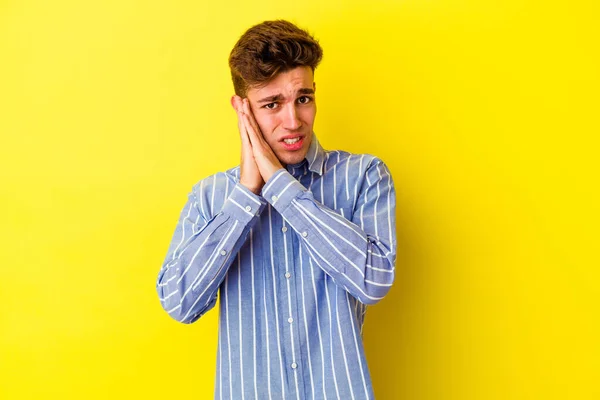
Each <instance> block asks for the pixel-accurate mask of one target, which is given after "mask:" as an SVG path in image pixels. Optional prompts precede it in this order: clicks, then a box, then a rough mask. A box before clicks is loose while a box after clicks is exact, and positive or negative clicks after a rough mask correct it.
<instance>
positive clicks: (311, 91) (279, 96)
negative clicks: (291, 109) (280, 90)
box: [257, 88, 315, 103]
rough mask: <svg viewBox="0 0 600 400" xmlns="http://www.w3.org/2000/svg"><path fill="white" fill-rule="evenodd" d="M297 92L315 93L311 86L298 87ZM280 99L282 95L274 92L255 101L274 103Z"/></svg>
mask: <svg viewBox="0 0 600 400" xmlns="http://www.w3.org/2000/svg"><path fill="white" fill-rule="evenodd" d="M297 94H315V91H314V90H313V89H311V88H302V89H298V92H297ZM281 99H283V96H282V95H281V94H276V95H274V96H269V97H265V98H263V99H260V100H258V101H257V103H274V102H276V101H279V100H281Z"/></svg>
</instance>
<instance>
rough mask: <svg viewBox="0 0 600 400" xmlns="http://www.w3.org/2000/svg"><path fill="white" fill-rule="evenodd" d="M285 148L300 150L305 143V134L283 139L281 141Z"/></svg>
mask: <svg viewBox="0 0 600 400" xmlns="http://www.w3.org/2000/svg"><path fill="white" fill-rule="evenodd" d="M281 143H282V144H283V148H284V149H286V150H288V151H294V150H299V149H301V148H302V145H303V144H304V136H297V137H295V138H290V139H283V140H282V141H281Z"/></svg>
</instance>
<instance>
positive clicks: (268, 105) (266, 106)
mask: <svg viewBox="0 0 600 400" xmlns="http://www.w3.org/2000/svg"><path fill="white" fill-rule="evenodd" d="M263 108H266V109H267V110H274V109H276V108H277V103H268V104H265V105H264V106H263Z"/></svg>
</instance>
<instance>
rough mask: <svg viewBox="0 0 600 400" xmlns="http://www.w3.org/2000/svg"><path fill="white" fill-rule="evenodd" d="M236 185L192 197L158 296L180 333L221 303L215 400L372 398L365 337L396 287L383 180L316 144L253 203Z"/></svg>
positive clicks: (233, 173) (386, 180)
mask: <svg viewBox="0 0 600 400" xmlns="http://www.w3.org/2000/svg"><path fill="white" fill-rule="evenodd" d="M239 174H240V168H239V166H238V167H236V168H232V169H230V170H228V171H227V172H225V173H217V174H215V175H212V176H210V177H208V178H205V179H203V180H201V181H200V182H199V183H197V184H196V185H195V186H194V187H193V189H192V191H191V193H190V194H189V198H188V201H187V204H186V205H185V207H184V208H183V211H182V212H181V217H180V219H179V222H178V224H177V227H176V229H175V233H174V235H173V239H172V242H171V245H170V247H169V250H168V253H167V256H166V259H165V262H164V264H163V266H162V268H161V270H160V272H159V275H158V281H157V286H156V289H157V291H158V295H159V298H160V302H161V304H162V306H163V308H164V309H165V310H166V311H167V312H168V313H169V315H170V316H171V317H173V318H174V319H176V320H178V321H180V322H183V323H192V322H194V321H196V320H198V319H199V318H200V317H201V316H202V315H203V314H204V313H206V312H207V311H209V310H210V309H211V308H213V307H214V305H215V304H216V300H217V294H218V295H219V298H220V302H219V340H218V350H217V361H216V369H217V373H216V379H215V398H217V399H282V398H285V399H297V400H300V399H344V400H346V399H372V398H373V388H372V384H371V377H370V374H369V370H368V367H367V361H366V358H365V353H364V348H363V343H362V326H363V322H364V318H365V311H366V308H367V305H370V304H374V303H376V302H378V301H379V300H381V299H382V298H383V297H384V296H385V295H386V293H387V292H388V291H389V289H390V286H391V285H392V282H393V280H394V263H395V259H396V235H395V211H394V210H395V191H394V185H393V181H392V177H391V175H390V171H389V170H388V168H387V167H386V165H385V164H384V163H383V162H382V161H381V160H380V159H378V158H376V157H374V156H371V155H366V154H350V153H347V152H343V151H325V150H323V148H322V147H321V146H320V145H319V143H318V141H317V138H316V137H315V136H314V135H313V139H312V143H311V145H310V147H309V150H308V153H307V156H306V158H305V160H303V162H302V163H299V164H297V165H288V166H287V167H286V168H282V169H280V170H279V171H277V172H276V173H275V174H274V175H273V176H272V177H271V178H270V179H269V181H268V182H266V184H265V185H264V187H263V189H262V192H261V195H260V196H258V195H255V194H254V193H252V192H250V191H249V190H248V189H246V188H245V187H244V186H242V185H241V184H240V183H239Z"/></svg>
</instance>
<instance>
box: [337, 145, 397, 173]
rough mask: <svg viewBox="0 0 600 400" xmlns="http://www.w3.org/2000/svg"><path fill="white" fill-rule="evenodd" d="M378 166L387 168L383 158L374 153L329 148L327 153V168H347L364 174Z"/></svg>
mask: <svg viewBox="0 0 600 400" xmlns="http://www.w3.org/2000/svg"><path fill="white" fill-rule="evenodd" d="M377 166H380V167H383V168H385V169H387V166H386V165H385V163H384V162H383V160H382V159H381V158H379V157H377V156H375V155H373V154H367V153H350V152H348V151H344V150H328V151H326V153H325V170H326V171H328V170H331V169H333V168H334V167H335V168H336V169H338V168H347V169H348V170H350V171H353V172H355V173H357V174H358V175H364V174H365V173H366V172H367V171H368V170H370V169H372V168H377Z"/></svg>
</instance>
